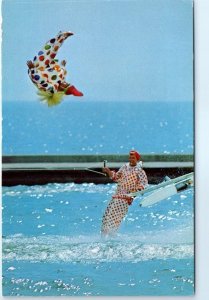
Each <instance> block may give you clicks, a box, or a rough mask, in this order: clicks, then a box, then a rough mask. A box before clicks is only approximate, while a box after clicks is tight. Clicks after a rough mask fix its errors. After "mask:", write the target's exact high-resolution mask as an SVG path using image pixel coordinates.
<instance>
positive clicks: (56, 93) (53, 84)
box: [27, 31, 83, 106]
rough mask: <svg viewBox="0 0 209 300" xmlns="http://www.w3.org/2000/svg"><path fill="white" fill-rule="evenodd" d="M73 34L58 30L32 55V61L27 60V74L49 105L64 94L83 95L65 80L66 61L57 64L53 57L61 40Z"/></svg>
mask: <svg viewBox="0 0 209 300" xmlns="http://www.w3.org/2000/svg"><path fill="white" fill-rule="evenodd" d="M71 35H73V33H72V32H70V31H69V32H59V33H58V35H57V36H56V37H54V38H52V39H50V40H49V41H48V42H47V43H46V44H45V45H44V47H43V49H42V50H41V51H39V52H38V54H37V55H36V56H35V57H34V59H33V62H32V61H31V60H29V61H27V66H28V75H29V77H30V79H31V81H32V82H33V83H34V84H35V85H36V87H37V88H38V90H39V91H38V95H39V96H40V97H41V100H43V101H46V102H47V104H48V105H49V106H52V105H56V104H59V103H60V102H61V100H62V98H63V96H64V95H74V96H83V94H82V93H81V92H80V91H78V90H77V89H76V88H75V87H74V86H73V85H71V84H70V83H67V82H66V81H65V77H66V74H67V71H66V68H65V66H66V61H65V60H62V61H61V63H60V64H59V62H58V59H55V57H56V55H57V52H58V50H59V48H60V47H61V46H62V44H63V42H64V41H65V40H66V39H67V38H68V37H69V36H71Z"/></svg>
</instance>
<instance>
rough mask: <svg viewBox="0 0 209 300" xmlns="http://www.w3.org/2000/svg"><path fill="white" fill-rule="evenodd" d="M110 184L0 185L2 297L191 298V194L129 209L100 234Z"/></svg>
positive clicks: (192, 276) (135, 205) (192, 264)
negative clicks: (111, 231)
mask: <svg viewBox="0 0 209 300" xmlns="http://www.w3.org/2000/svg"><path fill="white" fill-rule="evenodd" d="M115 188H116V185H115V184H107V185H102V184H99V185H95V184H74V183H69V184H47V185H44V186H38V185H37V186H32V187H29V186H16V187H3V292H4V295H16V296H17V295H42V296H44V295H66V296H69V295H79V296H84V295H92V296H99V295H100V296H110V295H112V296H116V295H130V296H131V295H132V296H134V295H135V296H136V295H191V294H193V289H194V261H193V258H194V253H193V189H192V188H191V189H188V190H186V191H184V192H182V193H180V194H177V195H175V196H173V197H172V198H170V199H167V200H165V201H162V202H160V203H158V204H155V205H153V206H152V208H150V207H144V208H143V207H140V206H139V201H140V198H139V199H138V200H135V201H134V203H133V205H132V206H130V209H129V213H128V215H127V217H126V218H125V220H124V222H123V224H122V226H121V228H120V230H119V233H118V235H117V236H116V237H114V238H111V239H102V238H101V237H100V232H99V231H100V226H101V218H102V213H103V212H104V209H105V207H106V205H107V203H108V201H109V199H110V198H111V195H112V194H113V193H114V191H115Z"/></svg>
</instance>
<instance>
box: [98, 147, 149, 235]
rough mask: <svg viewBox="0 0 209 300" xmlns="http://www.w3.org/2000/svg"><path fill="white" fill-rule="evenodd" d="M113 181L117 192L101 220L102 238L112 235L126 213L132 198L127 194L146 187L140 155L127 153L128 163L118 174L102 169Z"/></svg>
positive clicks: (132, 152) (146, 180)
mask: <svg viewBox="0 0 209 300" xmlns="http://www.w3.org/2000/svg"><path fill="white" fill-rule="evenodd" d="M103 172H105V173H106V174H107V175H108V176H109V177H110V178H111V179H112V180H113V181H115V182H117V183H118V185H117V190H116V193H115V195H113V196H112V199H111V200H110V202H109V204H108V206H107V208H106V210H105V213H104V215H103V218H102V228H101V234H102V236H109V235H114V234H115V233H116V232H117V230H118V228H119V226H120V224H121V222H122V220H123V218H124V217H125V216H126V214H127V212H128V207H129V205H131V204H132V202H133V199H134V197H131V196H129V195H128V194H130V193H134V192H137V191H140V190H144V189H145V188H146V187H147V185H148V179H147V175H146V173H145V171H144V170H143V169H142V164H141V162H140V154H139V153H138V152H137V151H135V150H131V151H130V152H129V163H126V164H124V165H123V166H122V167H121V168H120V169H119V171H118V172H115V171H111V170H110V169H109V168H106V167H105V168H103Z"/></svg>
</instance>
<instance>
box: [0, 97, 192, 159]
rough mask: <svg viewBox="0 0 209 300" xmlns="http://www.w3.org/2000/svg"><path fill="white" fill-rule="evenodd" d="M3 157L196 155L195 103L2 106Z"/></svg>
mask: <svg viewBox="0 0 209 300" xmlns="http://www.w3.org/2000/svg"><path fill="white" fill-rule="evenodd" d="M2 126H3V154H13V155H14V154H106V153H107V154H108V153H115V154H118V153H119V154H126V153H128V152H129V150H130V149H132V148H135V149H138V151H140V152H142V153H160V154H161V153H186V154H187V153H193V104H192V103H191V102H172V103H166V102H156V103H154V102H139V103H136V102H111V101H109V102H99V101H98V102H87V101H83V100H74V101H73V100H71V101H70V100H65V101H64V102H63V103H62V104H61V105H59V106H56V107H52V108H48V107H47V106H45V105H43V104H41V103H39V102H38V101H37V102H28V103H27V102H21V101H20V102H18V101H16V102H5V103H3V125H2Z"/></svg>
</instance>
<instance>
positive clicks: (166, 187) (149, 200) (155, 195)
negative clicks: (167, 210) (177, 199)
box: [129, 172, 194, 207]
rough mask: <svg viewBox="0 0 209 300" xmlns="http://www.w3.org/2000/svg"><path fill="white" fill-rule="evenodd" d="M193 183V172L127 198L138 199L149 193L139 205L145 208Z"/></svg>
mask: <svg viewBox="0 0 209 300" xmlns="http://www.w3.org/2000/svg"><path fill="white" fill-rule="evenodd" d="M193 181H194V172H191V173H188V174H185V175H182V176H179V177H176V178H174V179H168V180H166V181H163V182H161V183H159V184H157V185H155V186H151V187H148V188H146V189H144V190H143V191H139V192H136V193H131V194H129V196H132V197H138V196H143V195H144V194H147V193H150V195H148V196H146V197H144V198H143V200H142V201H141V203H140V206H143V207H145V206H149V205H152V204H154V203H157V202H159V201H162V200H164V199H166V198H168V197H171V196H173V195H175V194H176V193H177V192H179V191H181V190H183V189H185V188H187V187H188V186H191V184H192V183H193Z"/></svg>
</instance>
